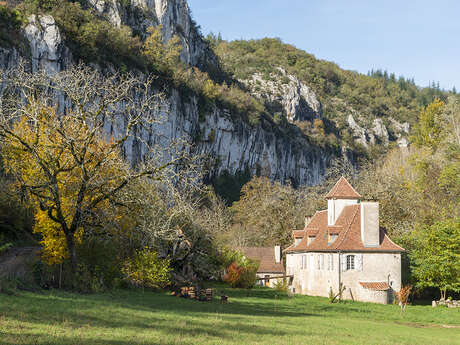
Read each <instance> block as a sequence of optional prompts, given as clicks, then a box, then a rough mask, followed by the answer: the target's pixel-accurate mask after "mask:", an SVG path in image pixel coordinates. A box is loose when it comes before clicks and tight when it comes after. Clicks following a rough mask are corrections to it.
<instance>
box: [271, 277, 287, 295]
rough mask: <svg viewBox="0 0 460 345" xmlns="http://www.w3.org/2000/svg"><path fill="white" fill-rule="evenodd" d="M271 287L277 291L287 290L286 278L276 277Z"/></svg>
mask: <svg viewBox="0 0 460 345" xmlns="http://www.w3.org/2000/svg"><path fill="white" fill-rule="evenodd" d="M273 287H274V288H275V290H276V291H279V292H286V293H287V292H288V290H289V286H288V283H287V280H286V279H278V280H276V281H275V283H274V284H273Z"/></svg>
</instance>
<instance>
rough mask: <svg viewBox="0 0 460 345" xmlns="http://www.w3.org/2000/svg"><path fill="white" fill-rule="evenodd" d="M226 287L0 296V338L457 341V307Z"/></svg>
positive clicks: (122, 342)
mask: <svg viewBox="0 0 460 345" xmlns="http://www.w3.org/2000/svg"><path fill="white" fill-rule="evenodd" d="M226 293H227V294H228V295H229V296H230V299H229V303H228V304H224V305H222V304H220V303H219V302H218V301H217V300H216V301H214V303H202V302H196V301H190V300H184V299H181V298H178V297H172V296H169V295H168V294H166V293H151V292H146V293H144V294H143V293H142V292H133V291H116V292H113V293H106V294H100V295H78V294H72V293H65V292H58V291H51V292H43V293H29V292H20V293H19V294H18V295H16V296H8V295H0V344H1V345H10V344H30V345H32V344H53V345H54V344H69V345H70V344H71V345H78V344H100V345H109V344H111V345H128V344H162V345H163V344H197V345H198V344H200V345H203V344H238V345H243V344H264V345H265V344H268V345H271V344H436V345H438V344H449V345H453V344H460V328H459V327H460V309H447V308H441V307H438V308H434V309H433V308H431V306H408V308H407V310H406V312H405V313H403V314H401V313H400V311H399V307H398V306H394V305H375V304H369V303H352V302H347V303H343V304H334V305H331V304H329V303H328V301H327V299H325V298H318V297H308V296H295V297H293V298H288V297H287V296H277V295H276V292H275V291H272V290H268V289H256V290H253V291H245V290H226ZM455 326H457V327H455Z"/></svg>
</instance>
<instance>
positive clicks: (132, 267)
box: [123, 248, 172, 289]
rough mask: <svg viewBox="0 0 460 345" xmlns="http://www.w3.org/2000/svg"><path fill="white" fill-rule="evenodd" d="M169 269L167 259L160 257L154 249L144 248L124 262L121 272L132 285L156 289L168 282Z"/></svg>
mask: <svg viewBox="0 0 460 345" xmlns="http://www.w3.org/2000/svg"><path fill="white" fill-rule="evenodd" d="M171 270H172V268H171V262H170V260H169V259H160V258H159V257H158V255H157V253H156V252H155V251H152V250H150V249H149V248H145V249H143V250H138V251H136V253H135V254H134V256H133V257H132V259H130V260H128V261H127V262H126V263H125V266H124V268H123V273H124V274H125V275H126V279H127V280H128V281H129V282H130V283H132V284H133V285H137V286H142V287H148V288H154V289H158V288H164V287H166V286H168V285H169V284H170V272H171Z"/></svg>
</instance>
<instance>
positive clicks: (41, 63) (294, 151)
mask: <svg viewBox="0 0 460 345" xmlns="http://www.w3.org/2000/svg"><path fill="white" fill-rule="evenodd" d="M96 5H98V6H100V7H99V8H101V9H103V12H104V13H111V11H110V10H107V7H106V6H105V5H104V6H102V5H101V3H99V2H98V3H96ZM115 5H116V4H115V3H112V5H111V6H115ZM150 5H151V7H149V8H150V10H151V11H155V13H160V14H162V15H161V16H159V21H160V22H162V23H165V26H164V27H163V29H164V30H172V27H173V26H174V25H173V23H174V22H173V19H174V18H175V16H178V19H177V20H178V23H182V24H183V25H184V26H185V30H184V32H185V33H187V30H189V31H188V33H189V34H190V35H192V36H190V35H186V34H184V36H183V37H184V38H186V39H192V37H193V35H195V34H196V35H198V33H196V32H195V33H194V34H193V33H191V32H192V31H193V30H192V26H191V19H190V18H188V21H187V20H186V18H183V19H182V21H181V20H179V17H180V13H188V7H184V6H185V5H186V2H185V1H153V2H152V3H151V4H150ZM160 10H161V11H160ZM180 10H181V11H185V12H180ZM122 17H123V16H122ZM184 21H185V22H184ZM187 23H188V24H187ZM186 25H190V26H186ZM176 27H177V26H176ZM24 35H25V37H26V38H27V39H28V41H29V43H30V47H31V52H32V61H31V65H32V68H33V70H36V69H38V68H43V69H45V70H46V71H48V72H49V73H54V72H57V71H60V70H62V69H65V68H67V67H69V66H70V65H71V64H72V63H73V62H72V56H71V54H70V52H69V50H68V49H67V48H66V47H65V45H64V43H63V41H62V37H61V35H60V33H59V28H58V27H57V26H56V24H55V22H54V19H53V18H52V17H50V16H32V17H31V18H30V20H29V24H28V25H27V26H26V27H25V28H24ZM197 42H198V43H197ZM197 42H190V43H191V45H190V46H189V48H186V50H185V55H184V58H185V59H186V61H189V62H190V63H191V64H192V65H193V64H194V63H196V62H197V61H206V56H207V54H208V52H207V50H206V49H202V50H200V49H199V47H200V44H202V43H200V42H202V41H201V38H200V39H199V40H198V41H197ZM203 56H204V57H205V58H203ZM18 57H19V54H18V53H17V51H16V50H15V49H1V50H0V62H1V65H0V68H8V67H12V66H13V65H14V64H15V63H17V61H18ZM187 59H188V60H187ZM290 80H291V79H290ZM291 82H292V85H294V84H295V83H296V82H295V80H291ZM293 89H295V90H294V91H293V95H292V97H290V98H289V97H288V98H287V99H290V100H291V103H290V106H292V108H294V109H299V104H300V103H301V101H299V102H298V103H296V102H297V101H296V100H298V99H301V98H302V99H304V100H305V103H307V99H309V96H308V95H307V90H308V89H307V88H305V87H304V86H302V85H299V83H297V84H296V86H295V87H293ZM288 93H289V92H288ZM168 94H169V98H168V100H167V102H168V105H169V109H170V111H169V112H168V114H167V116H166V117H165V121H164V122H163V123H161V124H159V125H157V126H156V127H155V128H151V130H150V131H146V132H144V133H140V136H141V137H142V139H143V140H149V141H150V142H154V143H161V144H164V145H168V143H169V142H170V141H172V140H175V139H178V138H194V139H193V140H194V144H195V150H196V151H197V153H204V154H207V155H209V156H210V157H211V158H213V159H214V166H215V168H214V170H213V171H211V172H210V174H211V176H210V177H211V178H212V177H215V176H218V175H219V174H221V173H222V172H224V171H228V172H229V173H231V174H235V173H237V172H242V171H246V170H249V171H250V172H251V173H252V174H255V173H258V174H260V175H263V176H267V177H269V178H271V179H273V180H278V181H282V182H286V181H291V182H292V183H293V184H295V185H306V184H308V185H311V184H316V183H319V182H320V181H321V178H322V176H323V175H324V174H325V172H326V167H327V165H328V162H329V161H330V160H331V159H332V158H333V157H334V156H333V154H332V153H328V152H326V151H325V150H324V149H321V148H319V147H316V146H314V145H312V144H310V143H309V142H308V141H307V139H306V138H304V137H303V136H302V135H300V134H299V135H294V136H293V135H292V134H288V133H283V132H282V131H281V130H280V129H279V128H278V127H277V126H276V125H274V124H273V123H271V122H270V121H269V120H261V122H260V123H259V124H258V125H257V126H250V125H249V124H247V123H244V122H242V121H241V120H239V119H234V118H232V116H231V114H230V113H229V112H228V111H226V110H225V109H220V108H217V107H215V108H214V110H213V111H209V112H208V113H207V114H205V116H204V121H203V117H201V121H200V116H199V111H198V100H197V99H196V97H193V96H184V95H181V94H180V93H179V92H178V91H176V90H171V92H169V93H168ZM64 102H65V100H63V99H61V98H60V97H59V96H57V97H56V103H57V104H58V106H59V109H62V103H64ZM310 103H311V104H312V105H313V106H316V109H320V106H319V102H318V103H316V105H315V103H314V102H313V101H311V99H310ZM318 107H319V108H318ZM298 116H300V115H298ZM116 131H117V130H115V132H114V133H112V134H114V135H115V136H116V135H117V133H116ZM191 140H192V139H191ZM144 154H145V152H144V151H143V148H142V145H141V144H140V142H139V141H138V140H135V139H134V138H131V139H130V140H129V141H128V142H127V144H126V146H125V155H126V157H127V159H128V160H130V161H131V162H136V161H139V160H141V159H142V157H143V155H144Z"/></svg>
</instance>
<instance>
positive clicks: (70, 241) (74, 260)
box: [66, 234, 78, 285]
mask: <svg viewBox="0 0 460 345" xmlns="http://www.w3.org/2000/svg"><path fill="white" fill-rule="evenodd" d="M66 242H67V249H68V250H69V256H70V264H71V267H72V279H73V278H75V276H76V274H77V269H78V257H77V251H76V248H75V239H74V235H73V234H69V235H67V234H66ZM72 285H73V284H72Z"/></svg>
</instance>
